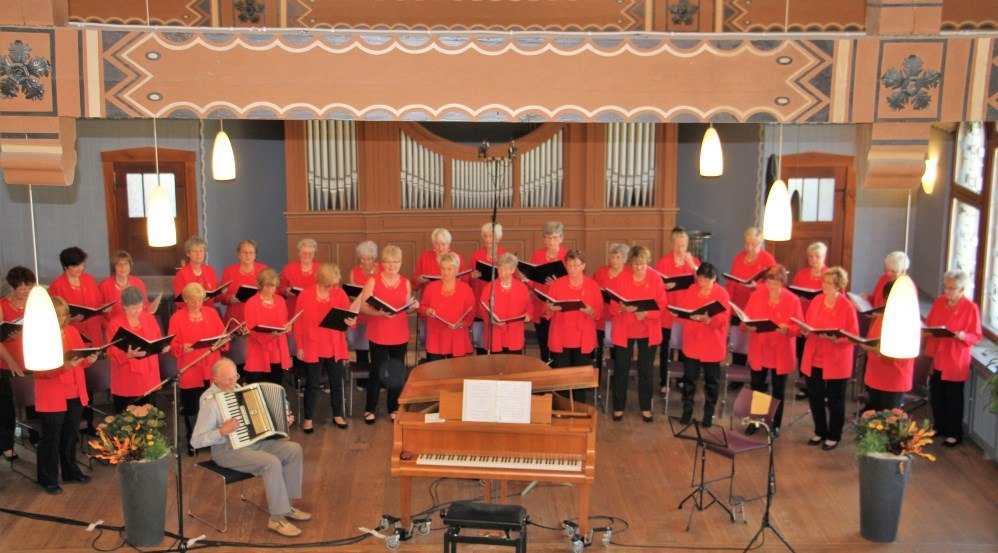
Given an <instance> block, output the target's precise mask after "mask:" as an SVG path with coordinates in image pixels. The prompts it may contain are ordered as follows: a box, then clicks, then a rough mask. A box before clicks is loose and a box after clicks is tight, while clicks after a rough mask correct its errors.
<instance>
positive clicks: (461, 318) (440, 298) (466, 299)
mask: <svg viewBox="0 0 998 553" xmlns="http://www.w3.org/2000/svg"><path fill="white" fill-rule="evenodd" d="M460 264H461V260H460V259H459V258H458V257H457V255H454V254H452V253H447V254H444V256H443V257H441V258H440V276H441V279H440V280H438V281H436V282H431V283H429V284H427V285H426V287H425V288H423V299H422V300H421V301H420V305H419V312H420V314H421V315H422V316H423V317H426V357H427V359H428V360H430V361H437V360H440V359H446V358H449V357H464V356H465V355H468V354H469V353H471V351H472V348H471V339H470V338H469V337H468V328H469V327H470V326H471V321H472V320H473V319H474V316H475V305H476V304H475V295H474V292H472V291H471V286H469V285H467V284H465V283H464V282H461V281H460V280H458V279H457V272H458V269H459V268H460V266H461V265H460ZM451 325H453V326H451Z"/></svg>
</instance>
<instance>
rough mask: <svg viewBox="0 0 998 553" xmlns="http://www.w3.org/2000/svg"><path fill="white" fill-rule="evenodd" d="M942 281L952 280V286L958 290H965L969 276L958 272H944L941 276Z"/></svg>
mask: <svg viewBox="0 0 998 553" xmlns="http://www.w3.org/2000/svg"><path fill="white" fill-rule="evenodd" d="M943 279H945V280H952V281H953V284H955V285H956V287H957V288H959V289H960V290H966V289H967V285H968V284H970V275H968V274H967V273H965V272H964V271H960V270H953V271H946V273H945V274H943Z"/></svg>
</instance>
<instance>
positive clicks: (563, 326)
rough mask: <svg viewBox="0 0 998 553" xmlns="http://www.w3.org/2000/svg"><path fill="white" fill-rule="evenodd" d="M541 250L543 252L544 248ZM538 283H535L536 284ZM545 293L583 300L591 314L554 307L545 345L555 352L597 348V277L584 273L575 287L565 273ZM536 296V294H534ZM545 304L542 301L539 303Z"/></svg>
mask: <svg viewBox="0 0 998 553" xmlns="http://www.w3.org/2000/svg"><path fill="white" fill-rule="evenodd" d="M540 254H541V255H542V256H543V255H544V252H543V251H541V252H540ZM540 286H541V285H538V286H537V287H538V288H539V287H540ZM547 288H548V295H549V296H551V297H552V298H554V299H556V300H582V303H584V304H586V306H588V307H592V308H593V311H594V313H593V316H592V317H590V316H589V315H586V314H585V313H583V312H582V311H568V312H565V311H555V312H554V313H552V314H551V327H550V329H549V331H548V349H550V350H551V351H553V352H555V353H561V352H563V351H565V348H580V349H581V350H582V353H590V352H592V351H593V350H594V349H596V321H598V320H599V319H600V318H601V317H602V316H603V307H604V306H603V293H602V292H600V287H599V284H596V281H595V280H593V279H591V278H589V277H587V276H583V279H582V287H581V288H579V289H577V290H574V289H572V286H571V285H570V284H569V283H568V277H567V276H563V277H561V278H559V279H558V280H555V281H554V282H553V283H551V286H549V287H547ZM534 297H535V298H536V294H534ZM544 305H545V304H544V303H543V302H542V303H541V306H542V309H543V306H544Z"/></svg>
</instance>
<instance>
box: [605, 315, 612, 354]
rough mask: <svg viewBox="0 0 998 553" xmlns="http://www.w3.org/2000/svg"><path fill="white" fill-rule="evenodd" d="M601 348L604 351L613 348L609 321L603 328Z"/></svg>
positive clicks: (610, 322)
mask: <svg viewBox="0 0 998 553" xmlns="http://www.w3.org/2000/svg"><path fill="white" fill-rule="evenodd" d="M603 347H604V348H606V349H610V348H612V347H613V321H611V320H609V319H607V321H606V324H605V325H604V326H603Z"/></svg>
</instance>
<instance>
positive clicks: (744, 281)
mask: <svg viewBox="0 0 998 553" xmlns="http://www.w3.org/2000/svg"><path fill="white" fill-rule="evenodd" d="M768 270H769V267H766V268H765V269H763V270H761V271H759V272H758V273H756V274H755V275H754V276H751V277H749V278H740V277H736V276H735V275H733V274H731V273H721V276H723V277H724V278H726V279H728V280H733V281H735V282H738V283H741V284H752V283H753V282H755V281H757V280H759V279H760V278H762V277H763V276H764V275H765V274H766V271H768Z"/></svg>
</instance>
